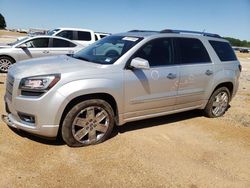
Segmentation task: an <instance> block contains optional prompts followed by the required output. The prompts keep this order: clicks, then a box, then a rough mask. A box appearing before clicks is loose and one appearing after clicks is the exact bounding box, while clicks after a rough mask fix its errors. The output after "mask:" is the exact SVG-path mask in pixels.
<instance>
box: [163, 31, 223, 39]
mask: <svg viewBox="0 0 250 188" xmlns="http://www.w3.org/2000/svg"><path fill="white" fill-rule="evenodd" d="M160 33H190V34H199V35H203V36H207V37H216V38H221V36H220V35H218V34H214V33H205V32H200V31H187V30H172V29H165V30H162V31H160Z"/></svg>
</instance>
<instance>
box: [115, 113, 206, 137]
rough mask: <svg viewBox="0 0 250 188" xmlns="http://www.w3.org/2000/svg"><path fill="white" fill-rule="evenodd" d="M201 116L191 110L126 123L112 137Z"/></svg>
mask: <svg viewBox="0 0 250 188" xmlns="http://www.w3.org/2000/svg"><path fill="white" fill-rule="evenodd" d="M200 116H203V113H202V111H201V110H191V111H186V112H180V113H176V114H171V115H165V116H160V117H156V118H150V119H145V120H139V121H134V122H130V123H126V124H124V125H122V126H116V127H115V128H114V131H113V133H112V135H111V138H112V137H115V136H117V135H118V134H124V133H126V132H129V131H135V130H139V129H146V128H151V127H155V126H161V125H163V124H169V123H174V122H179V121H183V120H187V119H191V118H195V117H200Z"/></svg>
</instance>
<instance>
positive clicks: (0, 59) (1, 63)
mask: <svg viewBox="0 0 250 188" xmlns="http://www.w3.org/2000/svg"><path fill="white" fill-rule="evenodd" d="M14 63H15V61H14V59H12V58H11V57H9V56H0V72H1V73H7V72H8V69H9V67H10V66H11V65H12V64H14Z"/></svg>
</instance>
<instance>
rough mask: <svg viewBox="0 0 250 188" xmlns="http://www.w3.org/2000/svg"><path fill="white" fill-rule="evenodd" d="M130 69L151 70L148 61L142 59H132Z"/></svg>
mask: <svg viewBox="0 0 250 188" xmlns="http://www.w3.org/2000/svg"><path fill="white" fill-rule="evenodd" d="M130 67H131V68H135V69H150V66H149V63H148V60H146V59H142V58H140V57H136V58H134V59H132V61H131V63H130Z"/></svg>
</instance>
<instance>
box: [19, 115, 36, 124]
mask: <svg viewBox="0 0 250 188" xmlns="http://www.w3.org/2000/svg"><path fill="white" fill-rule="evenodd" d="M18 116H19V118H20V119H21V120H22V121H25V122H27V123H35V117H34V116H33V115H29V114H23V113H18Z"/></svg>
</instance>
